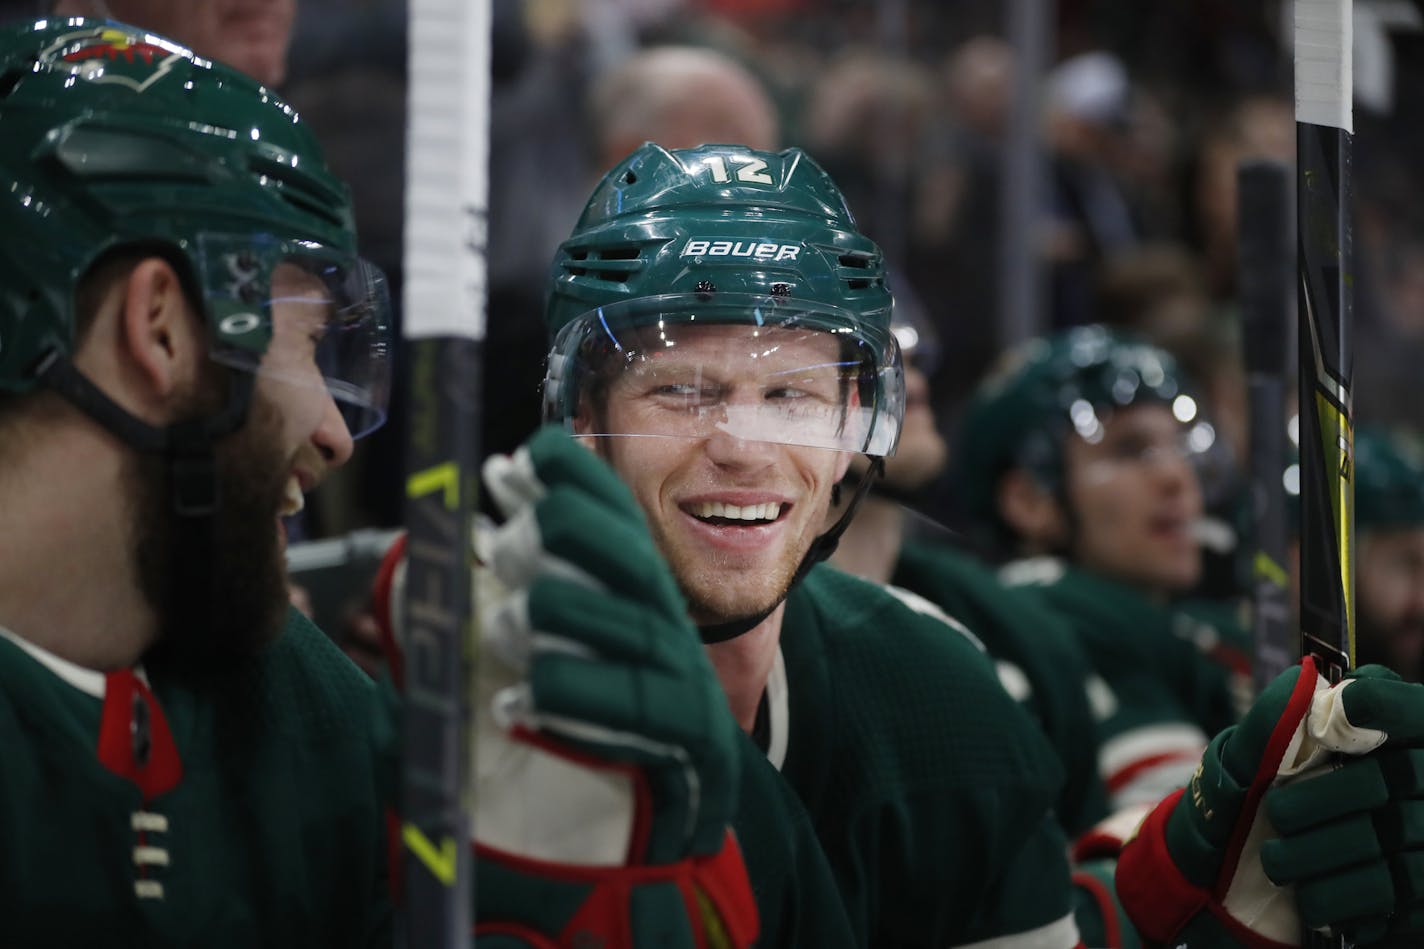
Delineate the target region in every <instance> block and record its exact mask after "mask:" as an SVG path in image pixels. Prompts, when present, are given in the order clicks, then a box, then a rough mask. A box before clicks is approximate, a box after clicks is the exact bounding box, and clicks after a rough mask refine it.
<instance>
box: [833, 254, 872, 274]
mask: <svg viewBox="0 0 1424 949" xmlns="http://www.w3.org/2000/svg"><path fill="white" fill-rule="evenodd" d="M873 262H874V261H873V259H872V258H871V256H870V255H869V254H841V256H840V265H841V266H842V267H854V268H855V269H856V270H869V269H870V267H871V264H872V263H873Z"/></svg>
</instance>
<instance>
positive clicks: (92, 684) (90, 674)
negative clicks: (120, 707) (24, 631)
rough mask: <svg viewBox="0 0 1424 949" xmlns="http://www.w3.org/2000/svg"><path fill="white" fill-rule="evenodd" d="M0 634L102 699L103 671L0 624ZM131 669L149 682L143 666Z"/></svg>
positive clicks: (54, 670)
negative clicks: (86, 666) (61, 656)
mask: <svg viewBox="0 0 1424 949" xmlns="http://www.w3.org/2000/svg"><path fill="white" fill-rule="evenodd" d="M0 636H3V637H4V638H5V639H8V640H10V642H12V643H14V644H15V645H16V646H19V647H20V648H21V649H23V650H24V651H25V652H27V653H29V654H30V657H31V658H33V659H34V660H35V662H38V663H39V664H40V665H42V666H44V667H45V668H46V669H48V670H49V671H50V672H53V673H54V674H55V675H57V676H59V678H61V679H63V680H64V681H65V682H67V683H69V684H70V685H72V686H74V688H76V689H78V690H79V691H80V692H83V693H84V694H85V695H90V696H93V697H94V698H96V699H99V700H100V701H103V699H104V673H102V672H97V671H95V670H93V669H86V668H84V667H83V666H81V665H78V664H76V663H73V662H70V661H69V660H68V659H62V658H60V657H59V656H56V655H55V654H54V653H52V652H50V651H49V650H48V649H43V648H41V647H39V646H36V645H35V644H34V643H32V642H30V641H29V640H27V639H25V638H24V637H23V636H21V635H20V634H19V633H16V632H13V631H11V630H8V629H6V628H5V627H4V626H0ZM133 671H134V675H136V676H138V678H139V681H141V682H142V683H143V684H144V685H148V684H149V682H148V676H147V675H146V674H145V673H144V671H143V666H134V670H133Z"/></svg>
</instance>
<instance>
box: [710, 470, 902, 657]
mask: <svg viewBox="0 0 1424 949" xmlns="http://www.w3.org/2000/svg"><path fill="white" fill-rule="evenodd" d="M867 457H869V458H870V468H869V469H868V470H867V471H866V472H865V474H864V475H863V476H855V475H849V474H848V475H847V477H848V478H850V477H854V478H856V485H855V493H854V494H852V495H851V497H850V501H849V502H848V503H847V504H846V509H845V510H844V511H842V512H841V516H840V517H839V518H837V519H836V522H835V523H834V524H832V525H831V527H830V529H829V530H827V531H826V532H825V533H824V534H822V535H821V536H819V537H817V538H816V539H815V540H814V541H812V542H811V549H810V550H807V551H806V556H804V557H802V558H801V565H800V566H798V567H797V568H796V573H795V575H793V576H792V578H791V582H790V583H788V584H787V585H786V593H784V594H782V595H781V597H780V598H778V599H777V601H776V602H775V603H773V604H771V606H768V607H767V608H766V609H765V610H762V611H761V612H760V613H755V614H753V615H751V616H745V617H742V618H740V619H734V620H728V621H726V622H724V623H713V624H711V625H708V626H699V627H697V631H698V632H699V633H700V634H701V635H702V641H703V642H704V643H707V644H708V645H711V644H712V643H722V642H726V641H727V640H729V639H736V638H737V637H738V636H740V635H742V634H743V633H748V632H751V630H753V629H755V628H756V627H757V626H759V625H761V622H762V621H763V620H765V619H766V618H767V617H768V616H770V615H771V614H772V613H773V612H775V611H776V608H777V607H778V606H780V605H781V604H782V603H783V602H784V601H785V599H786V595H787V594H789V593H790V592H791V590H792V589H793V588H794V587H795V586H796V584H798V583H800V582H801V581H802V580H804V579H805V578H806V574H808V573H810V572H811V568H812V567H814V566H816V564H818V563H820V562H821V561H823V560H827V559H829V558H830V556H831V554H833V553H835V552H836V546H837V545H839V544H840V542H841V535H842V534H844V533H845V531H846V528H847V527H849V526H850V522H851V518H853V517H855V510H856V508H858V507H860V502H861V501H863V500H864V499H865V495H866V494H867V493H868V492H869V491H870V486H871V484H872V483H873V482H874V481H875V480H876V478H878V477H880V476H881V475H883V474H884V473H885V459H883V458H879V457H872V456H867ZM837 487H839V485H837Z"/></svg>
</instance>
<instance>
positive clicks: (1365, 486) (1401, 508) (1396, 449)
mask: <svg viewBox="0 0 1424 949" xmlns="http://www.w3.org/2000/svg"><path fill="white" fill-rule="evenodd" d="M1355 526H1356V527H1357V528H1358V529H1360V530H1362V531H1367V530H1385V531H1387V530H1401V529H1405V528H1411V527H1421V526H1424V443H1421V442H1420V439H1419V437H1418V436H1416V435H1412V434H1405V433H1403V432H1397V431H1392V430H1388V429H1384V428H1372V427H1368V426H1365V427H1361V428H1358V429H1356V430H1355Z"/></svg>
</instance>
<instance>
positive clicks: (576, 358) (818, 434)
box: [544, 294, 905, 456]
mask: <svg viewBox="0 0 1424 949" xmlns="http://www.w3.org/2000/svg"><path fill="white" fill-rule="evenodd" d="M856 325H857V323H856V322H855V321H854V320H853V319H852V318H851V317H850V315H849V314H847V313H844V312H840V311H837V310H836V309H834V308H829V307H825V306H820V305H818V304H814V303H809V302H807V301H800V300H794V299H789V298H781V297H757V296H751V295H738V294H717V295H716V296H715V297H714V298H713V299H711V300H705V299H702V298H700V297H699V296H698V295H670V296H663V297H652V298H643V299H639V300H633V301H629V302H627V303H624V304H618V305H615V306H607V307H602V308H599V309H596V310H592V311H590V312H589V313H586V314H584V315H583V316H582V317H580V318H578V319H576V320H574V321H572V322H571V323H570V324H568V325H567V326H565V327H564V329H563V330H562V331H561V332H560V333H559V334H558V337H557V338H556V339H555V341H554V346H553V349H552V351H551V352H550V355H549V368H548V376H547V378H546V380H545V400H544V407H545V418H546V420H549V421H563V422H565V423H566V424H568V425H569V427H570V428H571V429H572V430H573V431H575V432H576V433H579V434H583V435H602V436H611V435H618V436H655V437H670V438H693V439H706V438H712V437H714V436H723V437H729V438H734V439H738V440H742V441H759V442H774V443H777V444H785V445H800V446H807V447H812V448H830V449H834V450H837V451H853V452H864V453H866V454H871V455H882V456H883V455H889V454H893V453H894V450H895V444H896V442H897V440H898V439H899V434H900V421H901V418H902V417H903V414H904V404H905V394H904V374H903V371H902V369H901V364H900V352H899V347H898V346H897V344H896V343H895V340H894V338H893V337H891V336H889V334H886V337H885V339H884V340H883V341H879V342H877V341H874V340H871V339H868V338H866V337H865V336H864V335H862V334H860V333H858V332H857V331H856V330H855V327H856Z"/></svg>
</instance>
